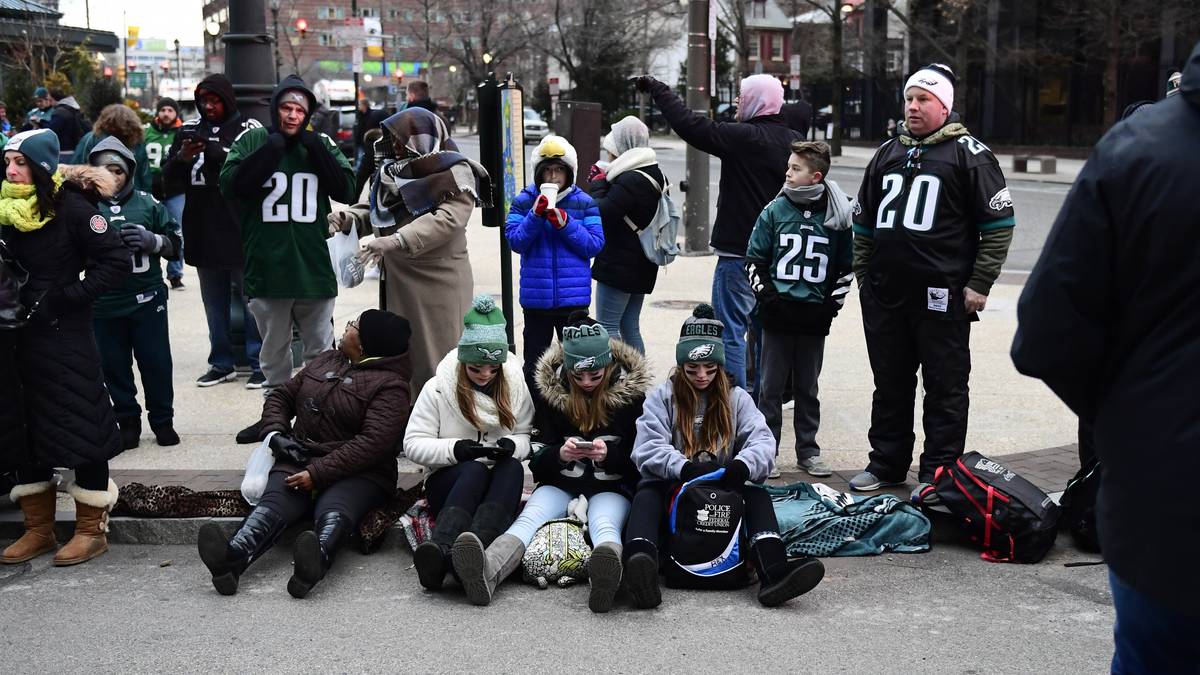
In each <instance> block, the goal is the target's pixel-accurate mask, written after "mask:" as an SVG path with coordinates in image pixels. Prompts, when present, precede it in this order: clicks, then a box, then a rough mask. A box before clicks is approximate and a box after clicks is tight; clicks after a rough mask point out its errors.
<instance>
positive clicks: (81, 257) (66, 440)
mask: <svg viewBox="0 0 1200 675" xmlns="http://www.w3.org/2000/svg"><path fill="white" fill-rule="evenodd" d="M58 170H59V173H61V174H62V175H63V177H64V182H63V184H62V187H60V188H59V189H58V191H57V193H56V194H55V200H54V217H53V218H51V219H50V221H49V222H47V223H46V224H45V225H43V226H42V227H40V228H39V229H37V230H34V231H32V232H21V231H19V230H17V229H16V228H14V227H8V226H5V227H0V238H3V239H4V242H5V243H6V244H7V245H8V247H9V250H10V251H11V252H12V254H13V256H14V257H15V258H16V260H17V262H18V263H20V265H21V266H22V267H23V268H24V269H25V270H26V271H28V272H29V282H28V283H27V284H25V286H24V287H22V289H21V296H22V302H23V303H24V305H25V306H26V307H31V308H34V312H33V316H32V318H31V319H30V322H29V323H28V324H27V325H26V326H25V327H24V328H22V329H20V330H19V331H17V359H16V361H17V364H18V377H19V378H20V381H21V388H22V391H23V393H24V397H25V420H26V424H25V426H26V428H27V429H28V438H29V454H30V460H31V461H32V462H33V464H34V465H36V466H49V467H68V468H74V467H77V466H80V465H82V464H93V463H98V462H106V461H108V460H109V459H110V458H112V457H114V456H116V455H117V454H118V453H120V452H121V445H120V435H119V433H118V430H117V420H116V417H115V416H114V415H113V409H112V402H111V401H110V400H109V397H108V391H107V390H106V389H105V388H104V378H103V375H102V374H101V371H100V354H99V352H98V351H97V349H96V338H95V336H94V335H93V333H92V303H93V302H95V301H96V299H97V298H99V297H100V296H101V295H102V294H104V293H105V292H107V291H109V290H112V289H114V288H117V287H118V286H119V285H120V284H121V283H122V281H123V280H124V279H125V277H126V275H128V274H129V271H130V268H131V266H132V264H131V261H130V256H129V249H128V248H126V247H125V244H124V242H122V241H121V236H120V235H119V234H118V233H117V231H116V230H115V229H114V228H111V227H109V226H108V222H107V221H105V220H104V218H103V217H101V216H100V214H99V213H97V212H96V202H97V201H98V200H99V199H100V198H101V197H102V196H103V197H108V196H109V195H111V194H112V193H113V192H114V190H113V187H114V184H113V178H112V175H111V174H109V173H108V172H107V171H105V170H104V169H98V168H95V167H90V166H73V165H59V169H58ZM81 273H82V274H83V277H82V278H80V274H81ZM35 305H36V307H35ZM0 450H2V449H0Z"/></svg>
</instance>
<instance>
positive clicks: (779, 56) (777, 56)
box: [771, 33, 783, 61]
mask: <svg viewBox="0 0 1200 675" xmlns="http://www.w3.org/2000/svg"><path fill="white" fill-rule="evenodd" d="M771 60H772V61H782V60H783V35H780V34H779V33H772V34H771Z"/></svg>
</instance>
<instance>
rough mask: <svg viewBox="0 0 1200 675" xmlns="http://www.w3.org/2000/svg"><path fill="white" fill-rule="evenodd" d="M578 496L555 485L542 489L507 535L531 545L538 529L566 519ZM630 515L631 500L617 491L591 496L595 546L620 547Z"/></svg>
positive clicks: (590, 528) (590, 525)
mask: <svg viewBox="0 0 1200 675" xmlns="http://www.w3.org/2000/svg"><path fill="white" fill-rule="evenodd" d="M578 496H579V495H578V494H572V493H570V492H567V491H566V490H562V489H559V488H556V487H554V486H553V485H541V486H539V487H538V489H536V490H534V491H533V495H532V496H530V497H529V501H528V502H525V508H524V509H522V510H521V515H520V516H519V517H518V518H517V521H516V522H515V523H513V524H512V526H511V527H509V528H508V531H507V532H505V534H511V535H513V536H514V537H516V538H518V539H520V540H521V541H523V542H525V545H526V546H529V542H531V541H533V535H535V534H537V531H538V528H539V527H541V526H542V525H545V524H546V523H548V522H550V521H551V520H554V519H555V518H565V517H566V515H567V504H569V503H570V502H571V500H572V499H574V498H576V497H578ZM628 516H629V500H628V499H626V498H625V497H623V496H621V495H619V494H617V493H616V492H600V493H597V494H595V495H592V496H591V497H588V510H587V518H588V533H589V534H590V535H591V537H592V546H595V545H597V544H602V543H604V542H609V543H611V544H617V545H618V546H619V545H620V544H621V530H623V529H625V519H626V518H627V517H628Z"/></svg>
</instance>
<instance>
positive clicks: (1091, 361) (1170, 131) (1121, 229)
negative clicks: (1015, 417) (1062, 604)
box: [1012, 43, 1200, 673]
mask: <svg viewBox="0 0 1200 675" xmlns="http://www.w3.org/2000/svg"><path fill="white" fill-rule="evenodd" d="M1179 92H1180V94H1179V95H1177V96H1170V97H1168V98H1167V99H1165V100H1163V101H1160V102H1158V103H1155V104H1154V105H1151V106H1145V107H1143V108H1141V109H1140V110H1139V111H1138V113H1137V114H1136V115H1133V116H1131V117H1130V118H1129V119H1126V120H1124V121H1122V122H1119V123H1118V124H1116V125H1115V126H1114V127H1113V128H1112V129H1110V130H1109V132H1108V133H1107V134H1105V135H1104V137H1103V138H1102V139H1100V142H1099V143H1098V144H1097V145H1096V148H1095V149H1094V150H1093V151H1092V156H1091V157H1090V158H1089V159H1088V161H1087V164H1085V165H1084V167H1083V170H1082V171H1081V172H1080V174H1079V177H1078V178H1077V179H1076V181H1075V185H1074V186H1073V187H1072V188H1071V192H1070V193H1069V194H1068V195H1067V200H1066V202H1065V203H1064V204H1063V207H1062V210H1061V211H1059V214H1058V218H1057V219H1056V221H1055V223H1054V226H1053V228H1052V229H1051V231H1050V235H1049V237H1048V238H1047V240H1046V246H1045V248H1044V249H1043V250H1042V254H1041V257H1040V258H1039V259H1038V262H1037V264H1036V265H1035V266H1034V269H1033V272H1032V274H1030V276H1029V281H1028V282H1027V283H1026V285H1025V289H1024V291H1022V293H1021V299H1020V301H1019V303H1018V305H1017V321H1018V326H1017V334H1016V338H1015V339H1014V340H1013V347H1012V357H1013V363H1014V364H1015V365H1016V367H1017V370H1019V371H1020V372H1022V373H1024V374H1025V375H1029V376H1032V377H1036V378H1038V379H1040V380H1042V381H1043V382H1045V383H1046V385H1047V386H1049V387H1050V389H1051V390H1053V391H1054V393H1055V394H1057V395H1058V397H1059V398H1061V399H1062V400H1063V402H1064V403H1066V404H1067V406H1069V407H1070V408H1071V410H1072V411H1074V412H1075V413H1076V414H1078V415H1079V419H1080V421H1081V422H1083V423H1086V424H1088V425H1091V427H1092V429H1093V431H1094V434H1093V440H1094V443H1095V448H1096V453H1097V454H1098V455H1099V457H1100V462H1101V464H1102V465H1103V466H1104V472H1103V474H1102V477H1101V479H1100V494H1099V498H1098V500H1097V507H1096V514H1097V524H1098V525H1099V530H1100V545H1101V548H1102V549H1103V551H1104V560H1105V562H1107V563H1108V566H1109V583H1110V585H1111V586H1112V594H1113V604H1114V605H1115V606H1116V615H1117V616H1116V628H1115V630H1114V638H1115V642H1116V651H1115V654H1114V656H1113V661H1112V671H1113V672H1114V673H1125V672H1136V673H1168V672H1195V668H1196V664H1198V663H1200V646H1198V643H1197V642H1196V640H1195V635H1196V633H1197V631H1198V630H1200V577H1198V576H1197V575H1196V571H1195V565H1196V562H1195V561H1196V559H1197V557H1200V511H1198V510H1197V509H1196V504H1195V499H1194V497H1193V496H1192V494H1191V493H1190V490H1188V489H1187V484H1188V483H1187V480H1188V476H1192V475H1195V473H1196V471H1197V470H1200V423H1198V420H1200V397H1197V396H1196V395H1195V392H1194V391H1193V389H1194V388H1195V383H1196V382H1197V380H1200V313H1197V312H1196V308H1197V307H1200V266H1197V265H1196V264H1195V255H1196V250H1197V247H1198V246H1200V230H1198V229H1197V227H1196V224H1197V220H1196V215H1195V213H1196V206H1195V195H1196V194H1197V193H1200V172H1197V171H1196V151H1197V149H1198V148H1200V43H1197V45H1196V46H1195V48H1194V49H1193V50H1192V53H1191V56H1190V57H1189V58H1188V62H1187V65H1186V66H1185V67H1184V70H1183V78H1182V82H1181V86H1180V88H1179ZM1181 481H1182V482H1181Z"/></svg>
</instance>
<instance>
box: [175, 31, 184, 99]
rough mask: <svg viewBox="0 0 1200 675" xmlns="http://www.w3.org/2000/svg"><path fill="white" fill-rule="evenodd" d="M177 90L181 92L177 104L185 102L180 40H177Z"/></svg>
mask: <svg viewBox="0 0 1200 675" xmlns="http://www.w3.org/2000/svg"><path fill="white" fill-rule="evenodd" d="M175 88H176V89H178V90H179V98H178V99H176V100H175V102H176V103H178V102H179V101H182V100H183V57H182V56H180V53H179V39H178V38H176V40H175Z"/></svg>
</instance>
